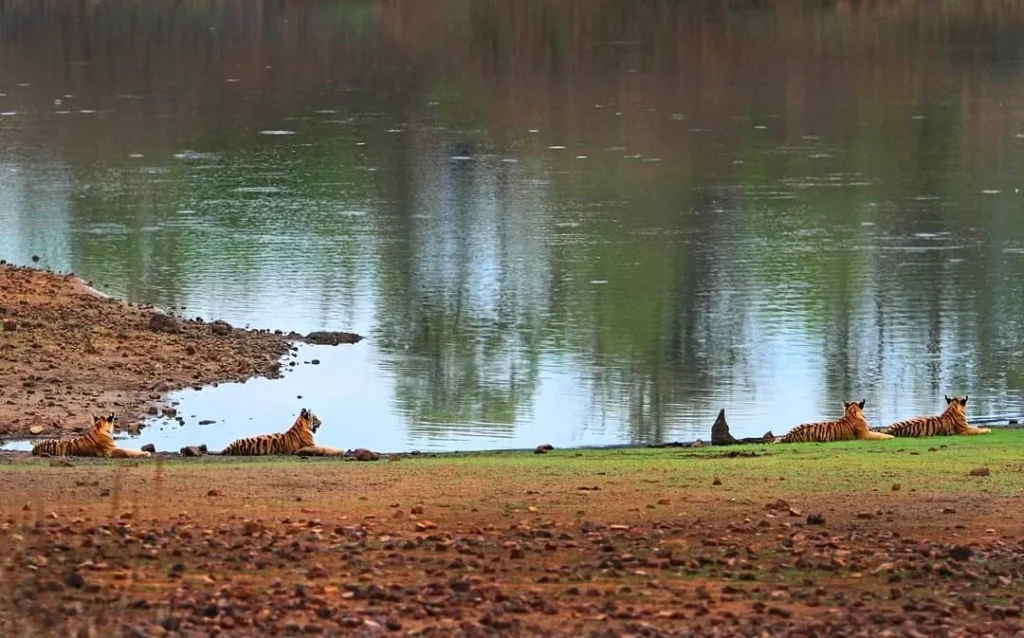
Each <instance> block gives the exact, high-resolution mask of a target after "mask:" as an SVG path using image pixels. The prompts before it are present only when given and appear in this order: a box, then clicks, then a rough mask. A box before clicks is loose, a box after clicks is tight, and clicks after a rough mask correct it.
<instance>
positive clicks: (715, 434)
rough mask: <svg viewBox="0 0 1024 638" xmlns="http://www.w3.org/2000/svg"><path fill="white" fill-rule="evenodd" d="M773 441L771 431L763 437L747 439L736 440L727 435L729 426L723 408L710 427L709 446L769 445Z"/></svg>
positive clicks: (773, 437)
mask: <svg viewBox="0 0 1024 638" xmlns="http://www.w3.org/2000/svg"><path fill="white" fill-rule="evenodd" d="M774 440H775V436H774V435H773V434H772V433H771V430H769V431H768V432H765V434H764V436H760V437H747V438H743V439H736V438H734V437H733V435H732V434H730V433H729V424H728V423H727V422H726V420H725V408H722V409H721V410H719V411H718V418H717V419H715V423H714V425H712V426H711V445H737V444H740V443H771V442H772V441H774Z"/></svg>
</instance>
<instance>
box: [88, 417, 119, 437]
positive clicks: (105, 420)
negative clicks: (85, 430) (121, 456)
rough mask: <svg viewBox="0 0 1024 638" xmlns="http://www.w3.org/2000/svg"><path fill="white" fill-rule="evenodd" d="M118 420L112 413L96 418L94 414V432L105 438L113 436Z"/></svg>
mask: <svg viewBox="0 0 1024 638" xmlns="http://www.w3.org/2000/svg"><path fill="white" fill-rule="evenodd" d="M116 420H117V417H116V416H114V413H113V412H111V413H110V414H108V415H106V416H96V415H95V414H94V415H92V429H93V431H94V432H98V433H100V434H103V435H105V436H113V435H114V421H116Z"/></svg>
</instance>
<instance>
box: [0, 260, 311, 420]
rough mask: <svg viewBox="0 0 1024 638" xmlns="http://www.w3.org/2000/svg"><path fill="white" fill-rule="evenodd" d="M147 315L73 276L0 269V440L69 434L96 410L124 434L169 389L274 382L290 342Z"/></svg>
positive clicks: (269, 335)
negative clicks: (110, 416) (113, 417)
mask: <svg viewBox="0 0 1024 638" xmlns="http://www.w3.org/2000/svg"><path fill="white" fill-rule="evenodd" d="M153 315H154V310H153V309H152V308H150V307H145V306H137V305H132V304H128V303H125V302H122V301H117V300H114V299H107V298H104V297H102V296H100V295H99V294H97V293H96V292H95V291H93V290H92V289H90V288H88V287H87V286H86V285H85V284H83V283H82V282H81V281H80V280H78V279H76V278H75V277H72V276H64V275H57V274H52V273H47V272H43V271H39V270H33V269H28V268H15V267H12V266H9V265H0V325H2V326H3V330H2V331H0V437H2V438H27V437H32V436H42V437H60V436H74V435H75V434H76V433H78V432H82V431H85V430H86V429H88V427H89V426H90V424H91V421H90V416H89V415H90V414H91V413H96V414H99V413H103V412H115V413H116V414H117V415H118V419H119V423H118V425H119V428H120V429H123V430H127V431H132V430H134V429H135V428H137V427H138V424H139V421H140V420H141V419H142V418H143V417H144V416H145V415H146V414H155V413H156V412H157V411H159V410H163V409H165V408H166V407H167V406H166V405H165V398H166V395H167V393H168V392H169V391H171V390H177V389H181V388H185V387H189V386H194V385H204V384H209V383H216V382H224V381H240V380H244V379H246V378H248V377H252V376H259V375H263V376H271V377H273V376H277V375H278V374H280V367H281V364H280V360H281V357H282V356H283V355H284V354H286V353H287V352H288V351H289V349H290V348H291V340H292V339H294V338H295V337H297V335H280V334H272V333H268V332H259V331H251V330H242V329H236V328H233V327H231V326H229V325H227V324H224V323H223V322H215V323H201V322H198V321H188V320H183V319H179V318H174V317H171V318H169V319H164V316H161V317H160V318H159V319H161V320H162V321H161V320H154V319H153V318H152V317H153ZM151 322H152V323H151ZM171 414H172V415H173V412H172V413H171Z"/></svg>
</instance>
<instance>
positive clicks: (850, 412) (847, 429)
mask: <svg viewBox="0 0 1024 638" xmlns="http://www.w3.org/2000/svg"><path fill="white" fill-rule="evenodd" d="M863 409H864V400H863V399H862V400H861V401H860V403H857V402H855V401H843V410H844V412H843V418H841V419H839V420H838V421H822V422H820V423H804V424H803V425H798V426H796V427H795V428H793V429H792V430H790V431H789V433H788V434H787V435H786V436H783V437H780V438H777V439H775V442H776V443H810V442H825V441H851V440H854V439H891V438H893V436H892V435H891V434H883V433H881V432H872V431H871V429H870V428H869V427H868V421H867V419H865V418H864V412H863Z"/></svg>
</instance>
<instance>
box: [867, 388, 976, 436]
mask: <svg viewBox="0 0 1024 638" xmlns="http://www.w3.org/2000/svg"><path fill="white" fill-rule="evenodd" d="M881 431H882V432H884V433H886V434H891V435H893V436H899V437H911V436H950V435H954V434H964V435H967V434H988V433H989V432H991V431H992V430H990V429H989V428H978V427H974V426H973V425H970V424H968V423H967V397H966V396H964V397H948V396H947V397H946V411H945V412H943V413H942V414H940V415H939V416H918V417H914V418H913V419H907V420H905V421H897V422H896V423H893V424H892V425H889V426H887V427H885V428H882V430H881Z"/></svg>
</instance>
